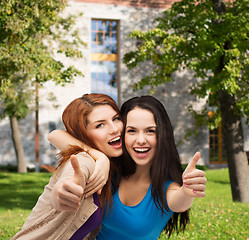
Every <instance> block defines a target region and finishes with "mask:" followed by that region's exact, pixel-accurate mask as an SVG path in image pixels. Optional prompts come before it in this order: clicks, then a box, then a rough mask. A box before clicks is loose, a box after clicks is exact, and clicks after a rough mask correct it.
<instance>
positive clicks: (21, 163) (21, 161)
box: [10, 117, 27, 173]
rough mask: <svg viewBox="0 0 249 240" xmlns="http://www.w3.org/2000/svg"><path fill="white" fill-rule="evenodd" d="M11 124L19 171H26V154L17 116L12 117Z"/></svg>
mask: <svg viewBox="0 0 249 240" xmlns="http://www.w3.org/2000/svg"><path fill="white" fill-rule="evenodd" d="M10 126H11V132H12V140H13V144H14V148H15V152H16V159H17V167H18V172H19V173H26V172H27V168H26V161H25V156H24V152H23V147H22V142H21V137H20V132H19V126H18V121H17V119H16V117H10Z"/></svg>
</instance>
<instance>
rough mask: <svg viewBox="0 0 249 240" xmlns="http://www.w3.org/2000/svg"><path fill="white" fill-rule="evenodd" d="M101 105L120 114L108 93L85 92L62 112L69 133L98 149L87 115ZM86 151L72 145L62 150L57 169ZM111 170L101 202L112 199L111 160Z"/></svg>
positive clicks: (113, 168)
mask: <svg viewBox="0 0 249 240" xmlns="http://www.w3.org/2000/svg"><path fill="white" fill-rule="evenodd" d="M99 105H109V106H111V107H112V108H113V109H114V110H115V111H116V112H117V113H118V114H119V109H118V106H117V104H116V103H115V101H114V100H113V99H112V98H111V97H110V96H108V95H106V94H97V93H91V94H84V95H83V96H82V97H80V98H76V99H75V100H73V101H72V102H71V103H70V104H69V105H68V106H67V107H66V108H65V110H64V112H63V114H62V121H63V123H64V126H65V128H66V130H67V132H68V133H69V134H71V135H72V136H73V137H75V138H76V139H78V140H79V141H81V142H84V143H85V144H87V145H88V146H90V147H92V148H95V149H97V147H96V146H95V144H94V141H93V139H91V138H90V137H89V135H88V133H87V131H86V126H87V123H88V122H87V116H88V115H89V114H90V113H91V112H92V110H93V109H94V107H96V106H99ZM82 151H84V150H83V149H82V148H80V147H78V146H70V147H69V148H68V149H66V150H64V151H62V152H60V153H59V154H58V157H59V165H58V167H57V169H60V168H61V167H62V166H63V165H64V164H65V163H66V162H67V161H68V159H69V158H70V156H71V155H72V154H77V153H79V152H82ZM110 169H111V171H110V173H109V179H108V181H107V183H106V185H105V186H104V188H103V190H102V194H101V199H100V200H101V203H102V205H103V203H104V202H105V201H107V203H109V201H110V200H111V195H112V194H111V177H110V176H111V172H112V171H114V170H115V169H116V168H115V165H114V164H113V163H112V161H111V168H110Z"/></svg>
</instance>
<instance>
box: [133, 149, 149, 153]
mask: <svg viewBox="0 0 249 240" xmlns="http://www.w3.org/2000/svg"><path fill="white" fill-rule="evenodd" d="M133 150H134V151H135V152H136V153H147V152H149V151H150V148H133Z"/></svg>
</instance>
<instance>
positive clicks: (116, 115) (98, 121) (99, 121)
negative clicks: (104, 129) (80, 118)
mask: <svg viewBox="0 0 249 240" xmlns="http://www.w3.org/2000/svg"><path fill="white" fill-rule="evenodd" d="M115 117H119V114H118V113H117V114H115V115H114V116H113V117H112V119H113V118H115ZM105 121H106V120H105V119H103V120H102V119H100V120H97V121H94V122H92V124H94V123H102V122H105Z"/></svg>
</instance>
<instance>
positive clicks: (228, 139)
mask: <svg viewBox="0 0 249 240" xmlns="http://www.w3.org/2000/svg"><path fill="white" fill-rule="evenodd" d="M219 103H220V109H221V115H222V123H223V133H224V142H225V148H226V153H227V161H228V168H229V176H230V182H231V190H232V197H233V201H239V202H249V171H248V161H247V156H246V153H245V151H244V138H243V130H242V123H241V117H240V115H239V114H236V113H235V110H234V106H235V97H234V96H231V95H229V94H228V93H227V92H225V91H222V90H220V91H219Z"/></svg>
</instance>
